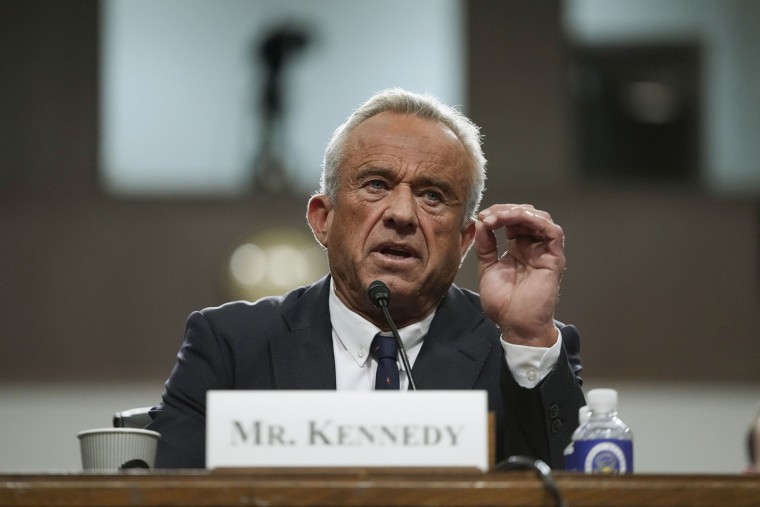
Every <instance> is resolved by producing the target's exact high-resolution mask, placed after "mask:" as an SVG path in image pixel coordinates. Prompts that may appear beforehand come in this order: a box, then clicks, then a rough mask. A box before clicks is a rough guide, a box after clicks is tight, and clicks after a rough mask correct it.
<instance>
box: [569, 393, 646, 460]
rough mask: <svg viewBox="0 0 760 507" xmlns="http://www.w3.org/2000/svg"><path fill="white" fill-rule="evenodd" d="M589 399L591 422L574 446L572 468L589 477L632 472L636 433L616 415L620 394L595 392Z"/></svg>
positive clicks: (578, 433) (580, 429)
mask: <svg viewBox="0 0 760 507" xmlns="http://www.w3.org/2000/svg"><path fill="white" fill-rule="evenodd" d="M586 400H587V401H588V408H589V415H588V420H587V421H586V422H585V423H582V424H581V425H580V426H579V427H578V429H577V430H576V432H575V433H574V434H573V441H572V443H571V445H572V453H571V455H572V459H571V461H572V463H571V465H572V467H573V468H572V469H573V470H577V471H581V472H585V473H588V474H594V473H596V474H630V473H633V433H632V432H631V429H630V428H629V427H628V426H627V425H626V424H625V423H624V422H623V421H621V420H620V418H619V417H618V416H617V406H618V394H617V391H615V390H614V389H592V390H591V391H589V392H588V395H587V396H586Z"/></svg>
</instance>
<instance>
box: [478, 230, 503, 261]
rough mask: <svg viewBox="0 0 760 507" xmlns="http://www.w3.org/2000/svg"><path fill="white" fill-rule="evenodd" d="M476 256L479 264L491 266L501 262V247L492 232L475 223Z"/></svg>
mask: <svg viewBox="0 0 760 507" xmlns="http://www.w3.org/2000/svg"><path fill="white" fill-rule="evenodd" d="M475 254H476V256H477V258H478V264H481V265H484V266H490V265H491V264H493V263H495V262H498V260H499V245H498V242H497V241H496V235H495V234H494V233H493V231H492V230H490V229H488V228H487V227H485V226H484V225H483V223H482V222H481V221H480V220H476V221H475Z"/></svg>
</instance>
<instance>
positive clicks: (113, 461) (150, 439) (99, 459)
mask: <svg viewBox="0 0 760 507" xmlns="http://www.w3.org/2000/svg"><path fill="white" fill-rule="evenodd" d="M160 437H161V435H160V434H158V433H156V432H155V431H150V430H143V429H137V428H99V429H93V430H87V431H81V432H79V433H78V434H77V438H78V439H79V448H80V450H81V452H82V468H83V469H84V470H110V471H114V470H124V469H128V468H153V466H154V465H155V463H156V446H157V445H158V439H159V438H160Z"/></svg>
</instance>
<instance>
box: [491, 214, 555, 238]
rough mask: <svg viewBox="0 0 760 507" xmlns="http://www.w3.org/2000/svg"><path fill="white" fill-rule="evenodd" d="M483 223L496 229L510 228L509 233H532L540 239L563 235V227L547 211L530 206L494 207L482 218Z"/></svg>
mask: <svg viewBox="0 0 760 507" xmlns="http://www.w3.org/2000/svg"><path fill="white" fill-rule="evenodd" d="M482 221H483V225H485V226H486V227H487V228H488V229H491V230H495V229H498V228H500V227H504V228H507V229H508V234H514V233H517V234H520V235H532V236H535V237H537V238H539V239H545V238H546V239H549V240H551V239H555V238H560V237H562V235H563V233H562V228H561V227H560V226H558V225H557V224H555V223H554V222H553V221H552V219H551V216H550V215H549V214H548V213H546V212H545V211H539V210H536V209H534V208H532V207H528V206H511V207H504V208H501V209H493V210H491V211H490V212H489V213H487V214H486V215H485V217H484V218H483V219H482Z"/></svg>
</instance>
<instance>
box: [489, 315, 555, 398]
mask: <svg viewBox="0 0 760 507" xmlns="http://www.w3.org/2000/svg"><path fill="white" fill-rule="evenodd" d="M501 346H502V348H503V349H504V356H505V357H506V359H507V366H508V367H509V371H511V372H512V376H513V377H514V378H515V381H516V382H517V383H518V384H520V385H521V386H522V387H527V388H528V389H532V388H534V387H536V386H537V385H538V384H539V383H540V382H541V381H542V380H543V379H544V377H546V376H547V375H548V374H549V373H551V371H552V370H553V369H554V366H555V365H556V364H557V361H558V360H559V353H560V350H562V333H560V331H559V328H557V341H556V342H555V343H554V345H552V346H551V347H530V346H528V345H515V344H514V343H509V342H506V341H504V340H503V339H502V340H501Z"/></svg>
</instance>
